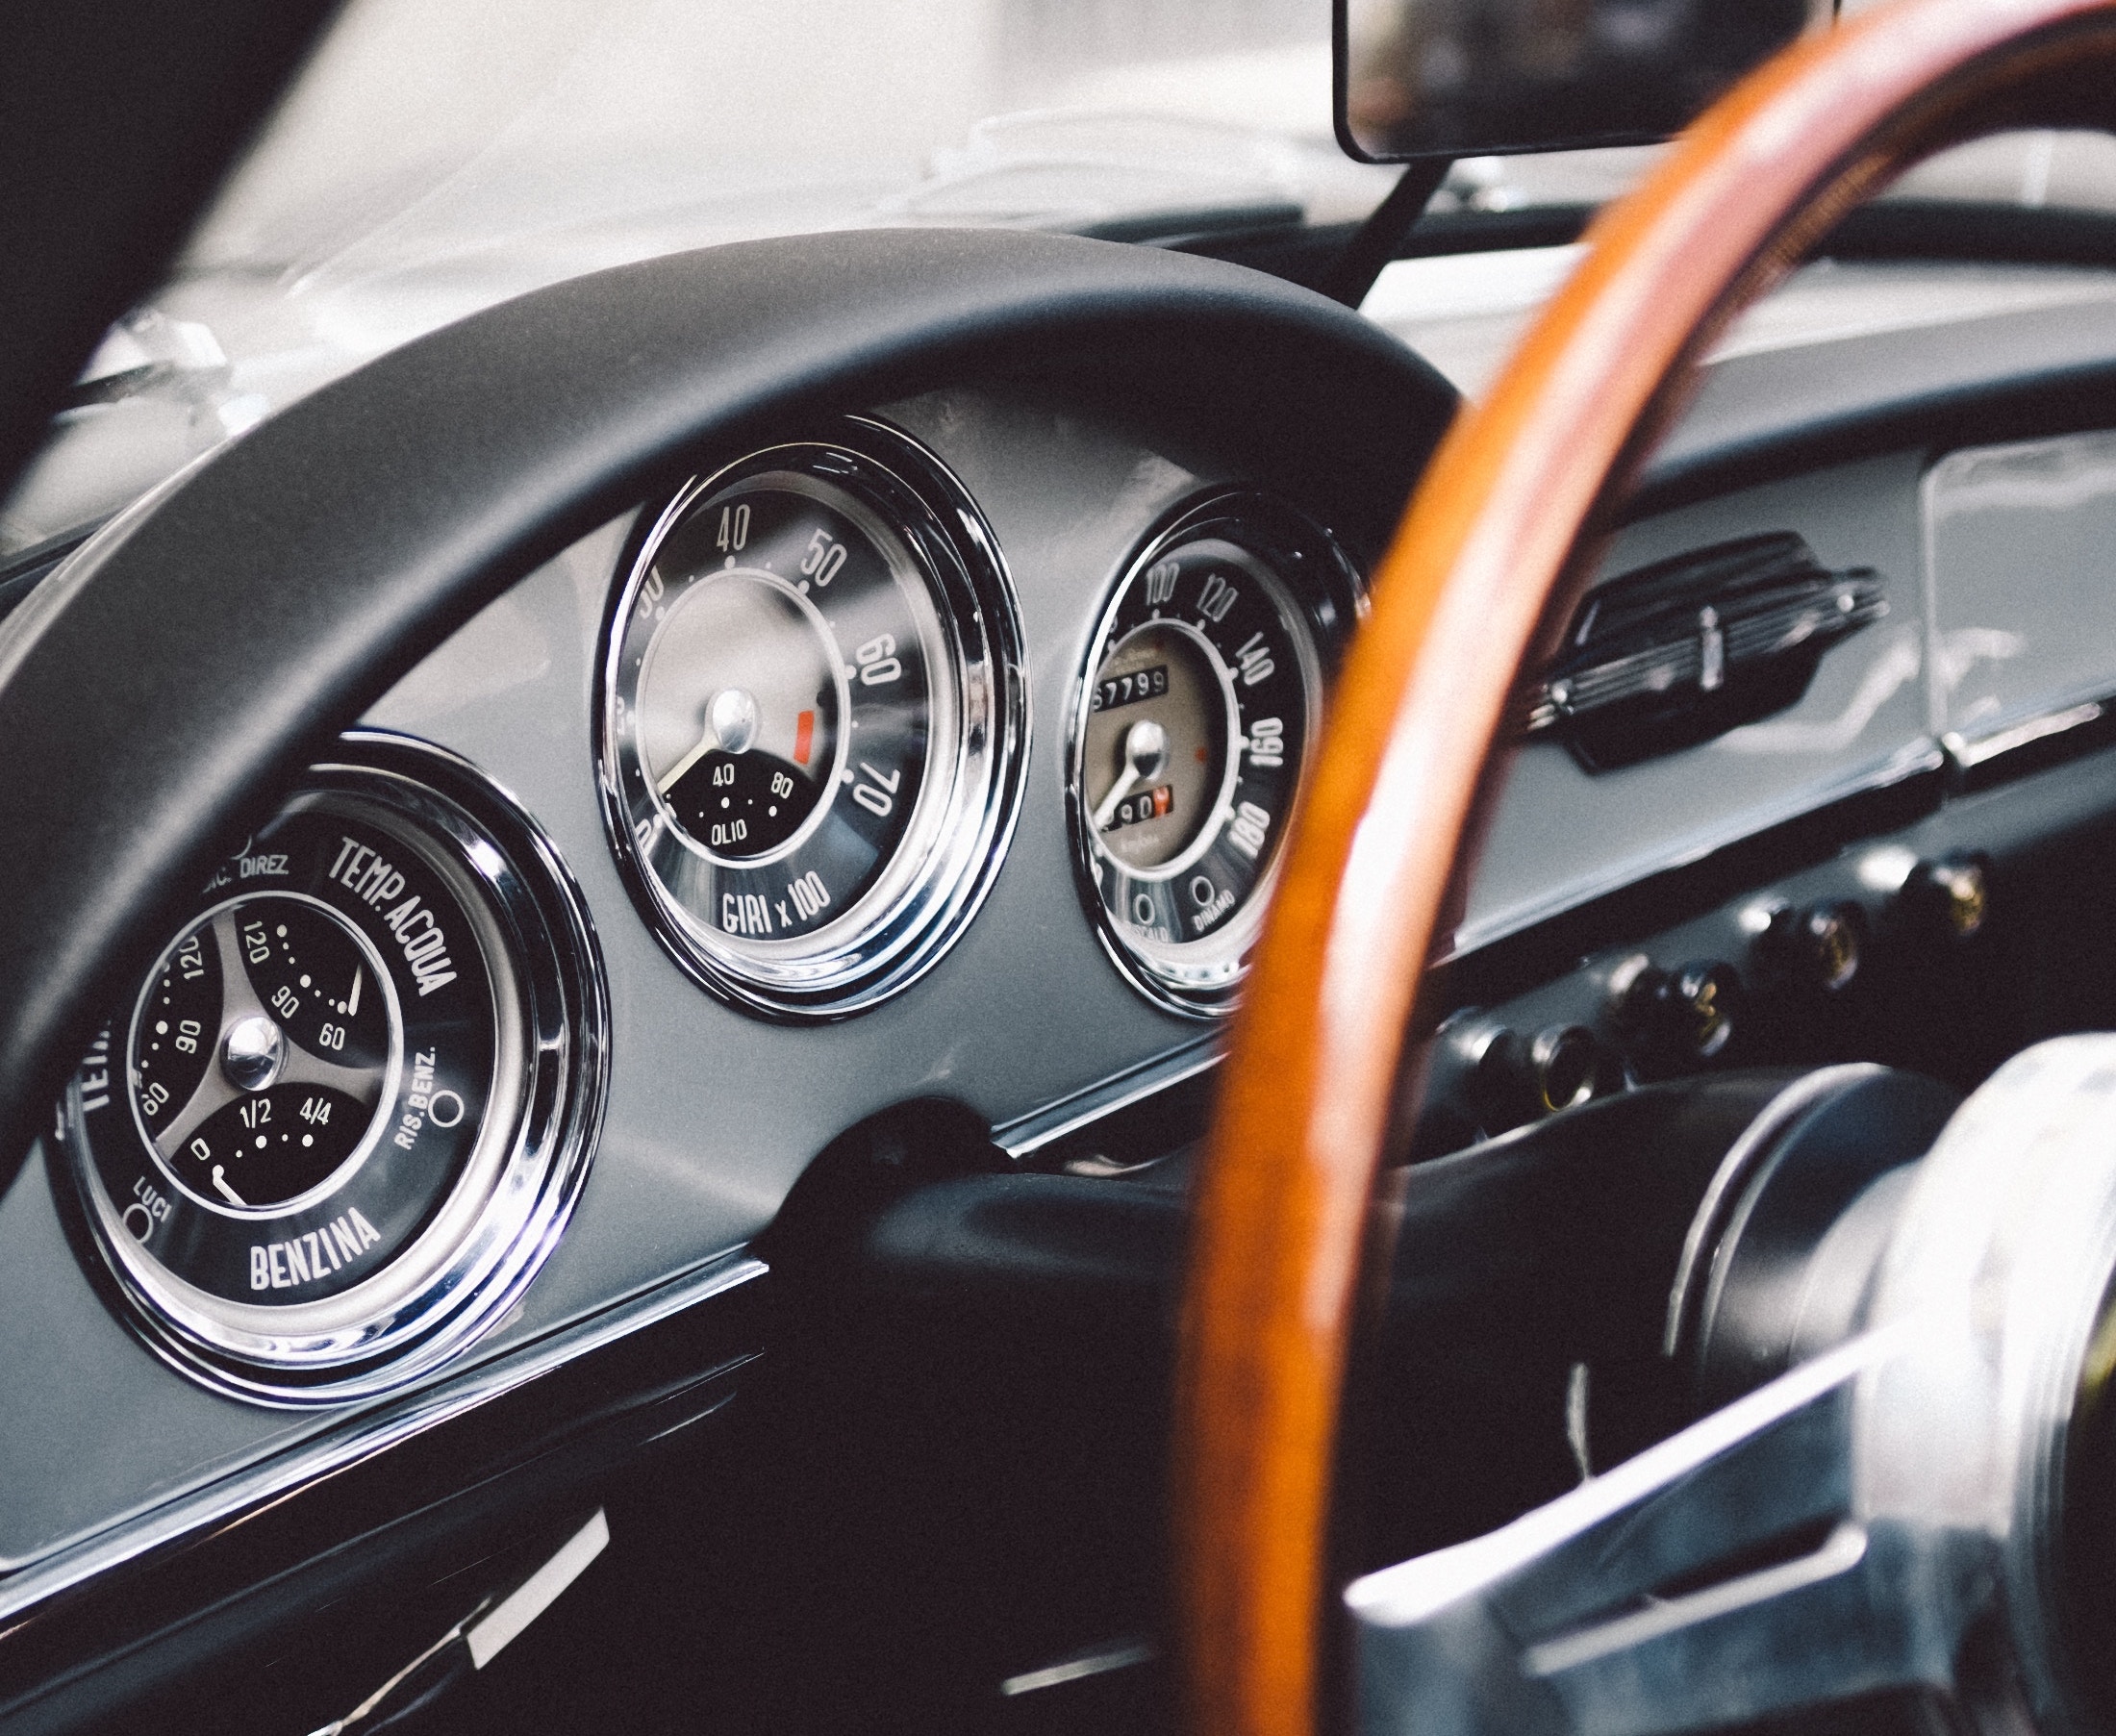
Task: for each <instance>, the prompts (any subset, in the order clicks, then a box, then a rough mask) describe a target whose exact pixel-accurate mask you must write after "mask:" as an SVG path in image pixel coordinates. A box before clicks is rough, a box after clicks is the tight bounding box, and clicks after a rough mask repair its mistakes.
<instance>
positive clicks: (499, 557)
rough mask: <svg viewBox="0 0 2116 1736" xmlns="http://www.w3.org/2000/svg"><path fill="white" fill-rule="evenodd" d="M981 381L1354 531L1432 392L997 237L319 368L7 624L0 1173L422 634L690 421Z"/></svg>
mask: <svg viewBox="0 0 2116 1736" xmlns="http://www.w3.org/2000/svg"><path fill="white" fill-rule="evenodd" d="M975 372H984V373H988V374H995V375H1013V376H1023V375H1035V376H1037V377H1040V378H1042V379H1044V380H1046V381H1055V382H1057V383H1059V384H1060V385H1061V386H1063V387H1065V388H1067V389H1070V390H1077V391H1079V392H1081V393H1082V394H1083V395H1088V396H1092V395H1095V394H1096V392H1097V391H1100V390H1107V388H1108V383H1109V382H1110V381H1112V380H1116V381H1121V392H1122V396H1123V400H1124V402H1126V403H1127V404H1142V405H1146V406H1150V407H1153V408H1152V409H1151V410H1149V411H1148V412H1147V413H1146V415H1147V416H1148V419H1150V417H1151V415H1154V414H1156V413H1157V412H1159V411H1167V412H1169V413H1171V414H1178V413H1179V414H1180V415H1186V416H1197V415H1199V414H1200V412H1203V413H1206V414H1213V413H1215V412H1217V414H1218V417H1219V418H1220V419H1221V420H1222V421H1224V422H1226V423H1228V424H1231V425H1241V426H1247V427H1249V428H1252V429H1254V430H1257V434H1256V435H1255V437H1254V438H1255V440H1258V441H1262V440H1264V438H1265V436H1264V432H1263V431H1264V430H1266V429H1270V430H1272V431H1273V438H1272V442H1271V449H1270V450H1268V451H1263V452H1260V453H1259V454H1258V457H1259V459H1260V461H1262V462H1264V463H1265V464H1266V465H1267V466H1268V468H1269V469H1270V470H1271V471H1272V472H1273V473H1275V474H1276V475H1277V476H1279V477H1281V478H1285V479H1289V480H1290V479H1294V478H1305V479H1306V481H1307V482H1308V484H1309V486H1316V485H1318V484H1320V485H1322V486H1323V488H1324V494H1323V499H1324V501H1325V502H1326V503H1327V505H1328V508H1329V510H1330V511H1332V512H1333V513H1337V514H1341V515H1342V516H1344V517H1345V519H1346V520H1347V523H1348V526H1349V527H1350V528H1351V529H1352V530H1353V532H1354V533H1355V534H1356V535H1358V536H1360V537H1363V538H1365V539H1367V540H1368V541H1378V539H1379V538H1380V537H1381V536H1382V535H1383V534H1385V532H1386V529H1387V527H1388V525H1389V524H1390V523H1391V522H1393V518H1394V516H1395V514H1396V512H1397V510H1398V508H1399V506H1400V504H1401V502H1402V499H1403V497H1404V496H1405V495H1406V494H1407V492H1408V491H1409V488H1410V485H1411V483H1412V481H1413V480H1414V479H1415V478H1416V476H1417V474H1418V471H1419V469H1420V467H1421V465H1423V460H1424V458H1425V456H1426V454H1427V453H1428V452H1429V451H1430V450H1431V448H1432V446H1433V444H1434V443H1435V441H1436V440H1438V438H1439V435H1440V433H1441V431H1442V429H1443V428H1444V427H1445V425H1446V423H1447V421H1448V417H1449V416H1450V415H1451V414H1452V412H1453V409H1454V406H1455V402H1456V397H1455V393H1454V391H1453V390H1452V388H1450V387H1448V385H1447V384H1446V383H1445V381H1443V380H1442V379H1441V378H1440V376H1439V375H1438V374H1436V373H1435V372H1434V371H1433V370H1432V369H1431V368H1429V367H1428V366H1427V365H1425V364H1423V362H1421V361H1419V360H1418V359H1417V358H1416V357H1414V356H1413V355H1412V354H1411V353H1410V352H1409V351H1408V350H1407V349H1405V348H1404V347H1403V346H1402V345H1401V344H1400V343H1398V341H1397V340H1394V339H1392V338H1390V337H1388V336H1386V335H1385V334H1383V333H1381V332H1379V331H1378V330H1376V329H1375V328H1373V327H1372V326H1371V325H1368V324H1367V323H1365V322H1364V321H1362V320H1361V319H1359V317H1358V316H1357V315H1356V314H1352V313H1350V312H1348V310H1346V309H1343V308H1341V307H1338V306H1337V305H1335V304H1334V303H1331V302H1329V301H1327V300H1325V299H1324V298H1323V297H1322V296H1319V295H1316V294H1313V293H1312V292H1310V291H1307V290H1303V289H1297V288H1295V287H1293V286H1290V285H1287V284H1284V283H1280V282H1278V281H1276V280H1273V279H1271V278H1267V277H1264V276H1262V275H1260V274H1258V273H1255V272H1252V271H1248V270H1247V269H1244V268H1242V267H1240V266H1232V265H1226V264H1220V263H1218V262H1215V261H1209V260H1203V259H1197V258H1192V257H1188V256H1183V255H1177V254H1171V253H1167V252H1161V251H1155V250H1146V249H1139V248H1128V247H1122V246H1118V245H1114V244H1110V243H1106V242H1097V241H1089V240H1082V239H1074V238H1064V237H1053V236H1042V235H1032V234H1023V233H1019V232H987V231H869V232H862V233H856V234H841V235H829V236H816V237H799V238H792V239H777V240H769V241H760V242H748V243H743V244H739V245H735V246H729V247H722V248H715V249H708V250H705V251H701V252H696V253H688V254H680V255H674V256H671V257H668V258H666V259H660V260H654V261H650V262H647V263H645V264H636V265H629V266H623V267H619V268H617V269H615V270H611V271H605V272H600V273H596V274H594V275H592V276H588V277H584V278H580V279H576V280H574V281H572V282H569V283H565V284H561V285H557V286H555V287H553V288H550V289H542V290H539V291H536V292H534V293H532V294H529V295H525V296H523V297H521V298H519V299H517V300H516V301H513V302H509V303H506V304H503V305H501V306H499V307H495V308H492V309H490V310H487V311H485V312H483V313H480V314H474V315H472V316H471V317H469V318H467V319H465V320H463V321H461V322H459V323H457V324H455V325H452V326H448V327H446V328H444V329H442V330H441V331H438V332H435V333H433V334H431V335H429V336H427V337H425V338H422V339H420V340H416V341H415V342H413V343H410V344H407V345H405V346H404V347H403V348H401V349H399V350H396V351H393V352H391V353H390V354H388V355H386V356H383V357H382V358H380V359H378V360H377V361H376V362H374V363H372V364H370V365H367V366H366V367H365V368H362V369H360V370H359V371H357V372H355V373H353V374H350V375H347V376H346V377H344V378H342V379H340V380H339V381H336V382H334V383H333V384H331V385H329V386H327V387H324V388H323V389H321V390H318V391H316V392H315V393H314V394H312V395H311V396H309V397H307V398H305V399H302V400H301V401H299V402H298V403H296V404H294V405H292V406H290V408H289V409H287V410H286V411H284V412H282V413H281V414H280V415H276V416H274V417H273V418H271V419H270V420H269V421H267V422H265V423H264V424H262V425H261V426H260V427H258V428H256V429H255V430H253V431H251V432H250V433H249V434H248V435H246V436H245V437H243V438H242V439H240V440H237V441H234V442H232V443H231V444H230V445H228V446H226V447H224V448H222V449H221V450H219V451H218V452H216V453H215V454H214V456H213V457H212V458H211V459H209V460H207V461H205V462H203V463H202V464H200V465H198V466H197V467H195V468H193V469H191V470H189V471H187V472H184V473H182V474H181V475H179V476H178V477H177V478H175V479H174V480H173V481H172V482H171V483H170V484H168V485H166V486H165V487H164V489H163V490H160V491H156V493H155V494H153V495H150V496H149V497H148V498H147V499H146V500H144V501H142V502H141V503H139V505H137V506H136V507H135V508H133V509H132V510H130V511H129V512H127V513H125V514H123V515H120V516H119V517H118V518H117V519H115V520H113V523H112V524H111V525H109V526H108V527H106V528H105V530H104V531H103V532H101V533H100V534H99V535H98V536H97V537H96V538H94V539H93V540H92V541H90V542H89V543H88V545H87V546H86V547H84V549H83V550H82V551H81V553H80V555H79V556H78V557H77V558H76V559H75V560H74V561H73V562H72V563H70V564H69V566H67V567H66V568H65V569H63V571H62V572H60V573H58V574H56V575H54V577H53V579H52V580H51V581H50V582H49V583H47V584H46V585H44V586H42V587H40V588H39V590H38V592H37V594H36V595H35V596H34V597H33V598H32V599H31V600H30V601H29V602H28V603H26V604H25V605H24V606H23V607H21V608H20V609H18V610H17V611H15V613H14V614H13V616H10V617H9V619H8V621H7V623H6V626H5V628H4V630H0V740H6V741H7V742H9V743H10V747H11V751H10V753H9V754H8V755H7V756H6V760H5V762H4V764H0V837H4V838H5V839H6V840H7V841H8V850H7V854H6V857H5V860H4V863H0V1114H4V1118H5V1119H4V1122H0V1189H4V1188H5V1187H6V1186H7V1185H8V1184H9V1183H10V1182H12V1180H13V1176H14V1174H15V1171H16V1170H17V1169H18V1168H19V1166H20V1164H21V1161H22V1159H23V1156H24V1154H25V1152H26V1150H27V1147H28V1145H29V1143H30V1141H31V1139H32V1138H33V1137H34V1135H35V1134H36V1132H37V1131H38V1128H39V1127H41V1126H42V1125H43V1124H44V1122H45V1120H46V1119H47V1113H48V1105H49V1104H50V1103H51V1101H52V1100H53V1098H54V1097H55V1095H56V1094H57V1092H58V1089H59V1087H60V1084H61V1081H62V1080H63V1076H64V1074H65V1071H66V1069H67V1068H68V1067H69V1066H70V1065H71V1063H72V1061H73V1060H74V1058H75V1056H76V1054H77V1052H78V1050H79V1048H80V1046H81V1045H82V1044H84V1043H85V1042H86V1040H87V1037H88V1030H89V1026H90V1023H91V1021H92V1019H93V1018H94V1017H95V1015H96V1012H97V1010H98V1009H99V1008H100V1007H101V1006H102V1005H104V1004H105V1003H106V1002H108V1001H109V1000H111V999H112V998H113V996H114V995H115V994H117V993H118V991H119V989H120V987H121V984H122V981H123V978H124V977H125V975H126V974H127V973H128V972H130V971H135V970H138V969H141V968H142V967H143V966H144V964H145V963H146V956H145V955H146V952H147V950H148V949H149V948H151V946H152V945H153V944H154V941H155V937H156V936H157V935H158V934H159V933H160V932H161V931H162V930H163V929H164V928H165V927H166V926H167V925H168V924H169V922H170V921H171V919H172V918H174V916H175V914H176V905H177V903H178V902H179V899H180V894H181V892H182V890H183V889H184V888H185V887H187V886H188V885H189V884H191V883H192V882H194V881H195V880H196V878H197V877H198V876H200V875H202V874H203V873H204V872H206V870H207V869H208V868H209V867H210V865H211V864H212V862H213V861H214V859H215V857H216V856H218V855H219V854H220V853H221V852H223V851H224V850H225V849H226V848H227V847H228V846H229V845H230V844H231V843H234V842H236V841H238V840H239V838H240V836H241V833H242V830H243V828H244V827H245V826H246V825H248V824H250V823H252V822H254V821H255V820H257V819H258V818H262V817H263V816H264V815H265V813H266V812H268V811H269V808H270V806H271V803H272V802H273V800H274V799H275V797H276V796H277V795H278V793H280V792H281V791H282V790H283V789H284V788H285V786H286V785H287V783H288V781H289V780H290V778H291V777H292V776H294V775H295V774H296V773H297V772H298V771H299V770H300V768H301V767H303V766H304V765H305V764H307V763H308V762H310V761H311V760H314V759H315V758H316V757H318V756H319V755H320V754H321V753H322V752H323V751H324V750H325V749H326V747H327V744H328V743H329V742H330V741H331V740H332V738H333V737H334V736H335V735H336V734H337V733H338V732H339V731H340V730H341V729H343V728H344V727H346V726H347V725H349V724H351V723H352V722H353V721H354V720H355V719H356V718H357V717H359V716H360V715H361V713H362V711H363V710H364V709H365V707H366V706H367V705H369V704H370V703H371V702H372V701H373V700H374V699H375V698H376V697H377V696H379V695H380V694H381V693H382V692H385V691H386V690H387V689H388V688H389V687H390V684H391V683H392V682H393V681H394V680H395V679H396V678H397V677H399V676H400V675H402V674H403V673H404V672H405V671H406V670H407V669H409V668H410V667H411V666H412V664H413V663H414V662H415V661H416V658H417V656H418V655H419V654H420V653H421V652H422V651H423V650H424V649H425V648H426V647H428V646H429V645H431V644H432V643H434V642H437V641H439V640H440V639H441V637H442V636H444V635H445V634H446V633H448V632H449V631H450V630H452V629H453V628H454V627H456V626H458V625H460V624H461V623H462V622H464V621H465V620H466V619H467V618H468V617H469V616H471V615H472V614H473V613H474V612H475V611H476V610H477V609H478V608H479V607H481V606H482V605H483V604H484V603H486V602H488V601H490V600H491V598H492V597H493V596H495V595H496V594H498V592H499V591H502V590H503V589H504V588H505V587H506V586H507V585H509V584H510V583H512V582H513V581H514V580H515V579H516V578H518V577H519V576H521V575H522V574H523V573H525V572H527V571H528V570H530V569H531V568H532V567H534V566H536V565H537V564H538V563H539V562H541V561H542V560H544V559H546V558H548V557H549V556H550V555H552V554H553V553H555V552H556V551H557V550H559V549H560V548H563V547H564V546H566V545H567V543H568V542H570V541H572V540H574V539H575V538H577V537H579V536H581V535H583V534H585V533H586V532H587V531H589V530H590V529H592V528H593V527H594V526H595V525H596V524H598V523H601V522H603V521H605V520H607V519H608V518H609V517H611V516H614V515H616V514H617V513H620V512H622V511H623V510H625V508H626V507H628V506H629V505H631V504H633V503H634V502H636V501H637V500H639V499H640V498H642V496H643V495H645V494H646V493H647V492H649V491H651V490H652V489H654V488H655V487H657V486H660V485H662V484H665V483H668V482H669V481H671V480H672V479H673V478H674V476H675V474H676V473H677V472H679V471H680V470H681V469H682V468H683V467H684V465H685V464H686V462H687V460H689V459H690V458H691V457H692V456H693V455H695V454H696V453H697V452H698V451H699V450H700V448H701V447H706V446H712V445H718V444H720V443H722V442H724V443H726V444H728V445H733V444H735V443H738V442H741V441H744V440H760V439H767V438H770V437H771V436H772V435H774V434H778V433H783V432H785V431H787V430H788V429H789V428H790V427H793V426H796V425H798V424H799V423H800V422H802V421H803V420H804V419H805V418H812V417H815V416H819V415H824V414H826V413H828V412H830V411H833V410H836V409H842V408H844V407H847V406H853V405H857V404H860V403H872V402H877V401H885V400H887V399H889V398H891V397H894V396H902V395H909V394H912V393H916V392H918V391H920V390H927V389H929V388H931V387H933V386H935V385H937V384H940V383H942V382H944V381H945V380H947V379H950V378H961V377H963V376H964V375H965V374H966V373H975ZM1194 425H1195V424H1194ZM1289 430H1292V431H1297V436H1298V438H1297V439H1288V438H1286V431H1289ZM1289 454H1290V456H1289ZM260 502H269V503H271V507H270V510H268V511H263V512H261V511H260V508H259V503H260Z"/></svg>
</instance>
